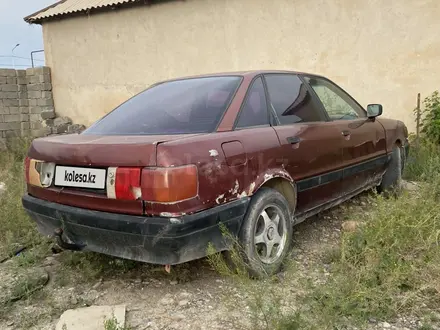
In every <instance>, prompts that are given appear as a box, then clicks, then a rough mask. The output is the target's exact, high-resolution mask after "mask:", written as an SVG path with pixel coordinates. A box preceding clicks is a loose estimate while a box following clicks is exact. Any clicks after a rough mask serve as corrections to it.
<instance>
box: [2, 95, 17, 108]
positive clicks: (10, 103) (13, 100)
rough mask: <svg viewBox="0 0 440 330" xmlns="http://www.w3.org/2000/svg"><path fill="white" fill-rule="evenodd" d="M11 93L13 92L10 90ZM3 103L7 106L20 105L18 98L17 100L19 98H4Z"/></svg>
mask: <svg viewBox="0 0 440 330" xmlns="http://www.w3.org/2000/svg"><path fill="white" fill-rule="evenodd" d="M9 93H11V92H9ZM15 94H17V93H15ZM3 105H4V106H5V107H18V100H17V98H11V99H4V100H3Z"/></svg>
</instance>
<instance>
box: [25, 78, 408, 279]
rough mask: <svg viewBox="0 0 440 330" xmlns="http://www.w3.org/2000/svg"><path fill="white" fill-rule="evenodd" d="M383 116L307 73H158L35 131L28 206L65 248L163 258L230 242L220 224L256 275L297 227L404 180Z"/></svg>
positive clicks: (398, 141) (399, 152) (396, 134)
mask: <svg viewBox="0 0 440 330" xmlns="http://www.w3.org/2000/svg"><path fill="white" fill-rule="evenodd" d="M91 110H93V109H91ZM381 114H382V106H381V105H380V104H370V105H368V107H367V109H366V110H365V109H364V108H363V107H362V106H361V105H360V104H359V103H358V102H356V100H355V99H354V98H353V97H351V96H350V95H349V94H348V93H347V92H345V91H344V90H343V89H342V88H340V87H339V86H338V85H336V84H335V83H334V82H332V81H331V80H329V79H327V78H325V77H322V76H318V75H314V74H307V73H298V72H287V71H252V72H241V73H227V74H213V75H204V76H196V77H189V78H181V79H175V80H169V81H165V82H160V83H157V84H154V85H152V86H150V87H149V88H148V89H146V90H145V91H143V92H141V93H139V94H137V95H136V96H134V97H132V98H131V99H129V100H128V101H126V102H125V103H123V104H121V105H120V106H118V107H117V108H116V109H114V110H113V111H111V112H110V113H108V114H107V115H106V116H104V117H103V118H101V119H100V120H98V121H97V122H95V123H94V124H93V125H91V126H90V127H89V128H88V129H86V130H85V131H83V132H82V133H81V134H72V135H62V136H51V137H45V138H39V139H35V140H34V141H33V142H32V145H31V147H30V150H29V152H28V155H27V158H26V161H25V165H26V166H25V168H26V170H25V171H26V180H27V193H26V194H25V195H24V196H23V200H22V202H23V206H24V208H25V209H26V210H27V212H28V213H29V214H30V216H31V218H32V219H33V220H35V221H36V223H37V226H38V229H39V231H40V232H41V233H42V234H44V235H52V236H54V237H56V239H57V242H58V244H59V245H60V246H61V247H63V248H66V249H72V250H83V249H85V250H91V251H95V252H99V253H104V254H108V255H113V256H117V257H122V258H128V259H133V260H138V261H143V262H148V263H154V264H162V265H174V264H179V263H183V262H187V261H190V260H193V259H197V258H201V257H204V256H206V255H207V253H208V250H209V251H212V249H208V246H212V247H213V248H214V250H215V251H218V252H220V251H226V254H227V253H228V252H227V251H228V250H230V249H231V248H232V247H233V246H235V245H234V244H232V243H231V241H235V239H234V240H230V239H226V238H225V235H224V233H225V229H226V231H227V232H229V233H230V234H231V235H233V236H234V237H236V238H237V241H238V242H239V245H240V247H241V248H242V252H243V253H242V255H243V258H244V259H245V260H244V261H246V264H247V265H248V269H249V272H250V273H251V274H253V275H256V276H261V275H265V274H266V275H267V274H273V273H275V272H277V271H278V270H279V268H280V266H281V263H282V261H283V259H284V258H285V256H286V254H287V252H288V251H289V248H290V246H291V241H292V226H293V225H295V224H297V223H299V222H301V221H303V220H304V219H306V218H308V217H310V216H312V215H314V214H316V213H318V212H320V211H322V210H324V209H327V208H330V207H332V206H335V205H337V204H339V203H341V202H343V201H345V200H347V199H349V198H351V197H353V196H355V195H357V194H359V193H361V192H362V191H364V190H367V189H371V188H378V189H379V190H388V189H391V188H393V187H394V186H395V185H396V184H397V183H398V182H399V180H400V177H401V173H402V169H403V167H404V164H405V159H406V155H407V153H408V148H409V144H408V140H407V138H408V131H407V128H406V127H405V125H404V124H403V123H402V122H401V121H398V120H391V119H383V118H379V116H380V115H381Z"/></svg>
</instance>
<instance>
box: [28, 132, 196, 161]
mask: <svg viewBox="0 0 440 330" xmlns="http://www.w3.org/2000/svg"><path fill="white" fill-rule="evenodd" d="M193 135H194V134H179V135H146V136H138V135H137V136H119V135H111V136H98V135H82V134H79V135H61V136H53V137H46V138H41V139H36V140H34V141H33V142H32V145H31V148H30V151H29V157H30V158H33V159H38V160H43V161H46V162H53V163H55V164H57V165H71V166H99V167H109V166H155V165H156V146H157V145H158V144H159V143H162V142H167V141H173V140H178V139H182V138H185V137H189V136H193Z"/></svg>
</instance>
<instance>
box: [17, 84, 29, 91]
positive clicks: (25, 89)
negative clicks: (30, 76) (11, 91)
mask: <svg viewBox="0 0 440 330" xmlns="http://www.w3.org/2000/svg"><path fill="white" fill-rule="evenodd" d="M17 87H18V91H19V92H27V85H17Z"/></svg>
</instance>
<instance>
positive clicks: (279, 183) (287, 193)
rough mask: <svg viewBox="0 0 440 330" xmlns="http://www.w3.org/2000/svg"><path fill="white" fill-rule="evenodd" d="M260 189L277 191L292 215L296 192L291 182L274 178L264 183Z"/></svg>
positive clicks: (282, 178) (294, 207) (281, 178)
mask: <svg viewBox="0 0 440 330" xmlns="http://www.w3.org/2000/svg"><path fill="white" fill-rule="evenodd" d="M261 188H272V189H274V190H277V191H278V192H279V193H280V194H281V195H283V196H284V198H285V199H286V200H287V202H288V203H289V207H290V212H291V214H292V215H293V214H294V212H295V209H296V200H297V190H296V185H295V183H294V182H293V181H290V180H288V179H286V178H284V177H274V178H271V179H269V180H267V181H266V182H264V183H263V185H261V187H260V189H261Z"/></svg>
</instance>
